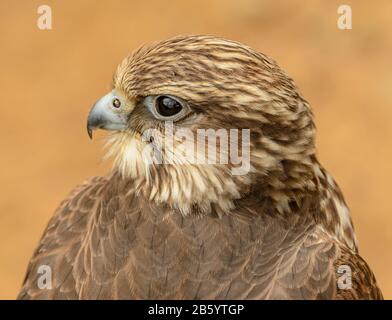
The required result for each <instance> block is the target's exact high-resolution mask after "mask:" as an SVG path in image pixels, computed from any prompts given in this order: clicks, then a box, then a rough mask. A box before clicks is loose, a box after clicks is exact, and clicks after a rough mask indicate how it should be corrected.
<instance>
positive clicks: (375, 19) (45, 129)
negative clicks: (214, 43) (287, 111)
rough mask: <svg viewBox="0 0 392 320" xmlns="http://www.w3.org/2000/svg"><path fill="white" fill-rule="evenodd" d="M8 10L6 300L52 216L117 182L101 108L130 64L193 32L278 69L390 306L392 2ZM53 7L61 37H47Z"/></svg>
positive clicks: (22, 6) (1, 27)
mask: <svg viewBox="0 0 392 320" xmlns="http://www.w3.org/2000/svg"><path fill="white" fill-rule="evenodd" d="M344 3H345V4H349V5H351V8H352V12H353V29H352V30H339V29H338V28H337V24H336V23H337V19H338V14H337V8H338V6H339V5H341V4H342V3H341V2H340V1H322V0H319V1H311V2H310V1H309V2H304V1H303V2H298V1H297V2H295V3H294V1H290V2H288V1H262V0H246V1H234V0H228V1H200V0H198V1H196V0H191V1H186V2H185V1H180V0H178V1H172V2H166V1H165V2H163V1H154V2H148V1H120V0H114V1H113V0H112V1H108V0H105V1H93V0H91V1H90V0H88V1H87V0H84V1H45V2H41V1H9V0H6V1H4V0H2V1H1V2H0V35H1V44H2V45H1V50H0V70H1V72H0V88H1V89H0V101H1V107H0V116H1V126H0V139H1V157H0V167H1V171H0V181H1V185H0V194H1V197H0V212H1V214H0V298H2V299H14V298H15V296H16V294H17V292H18V290H19V288H20V285H21V283H22V280H23V277H24V273H25V270H26V266H27V263H28V260H29V258H30V256H31V254H32V252H33V250H34V248H35V246H36V245H37V242H38V240H39V238H40V236H41V233H42V232H43V230H44V228H45V226H46V223H47V222H48V220H49V218H50V217H51V215H52V213H53V211H54V209H55V208H56V207H57V205H58V204H59V202H60V201H61V200H62V199H63V198H64V197H65V196H66V195H67V193H68V192H69V191H70V190H71V189H72V188H73V187H74V186H75V185H76V184H78V183H80V182H81V181H83V180H84V179H86V178H88V177H90V176H93V175H100V174H105V173H107V172H108V171H109V170H110V168H111V164H110V163H105V162H102V160H101V158H102V155H103V153H102V150H101V148H102V144H103V141H102V140H103V139H102V137H103V135H101V136H100V139H98V140H94V141H93V142H91V141H90V140H89V139H88V136H87V133H86V129H85V127H86V125H85V124H86V117H87V113H88V111H89V109H90V106H91V105H92V104H93V103H94V102H95V101H96V100H97V98H99V97H100V96H102V95H103V94H104V93H106V92H107V91H108V90H109V88H110V82H111V76H112V73H113V71H114V69H115V67H116V65H117V64H118V63H119V62H120V61H121V59H122V58H123V57H124V56H126V55H127V54H128V53H130V52H131V51H132V50H134V49H136V48H137V47H139V46H140V45H142V44H144V43H149V42H151V41H155V40H160V39H164V38H167V37H170V36H174V35H178V34H184V33H193V34H213V35H218V36H222V37H225V38H229V39H233V40H237V41H240V42H243V43H245V44H247V45H249V46H251V47H253V48H255V49H257V50H259V51H261V52H264V53H266V54H268V55H270V56H272V57H273V58H274V59H276V60H277V61H278V63H279V64H280V66H281V67H282V68H283V69H284V70H286V72H288V73H289V74H290V75H291V76H292V77H293V78H294V80H295V81H296V83H297V85H298V86H299V88H300V90H301V92H302V93H303V95H304V96H305V97H306V98H307V99H308V101H309V102H310V103H311V105H312V106H313V109H314V113H315V115H316V124H317V126H318V139H317V145H318V150H319V158H320V161H321V162H322V163H323V164H324V166H325V167H326V168H327V169H328V170H329V171H330V172H331V173H332V174H333V176H334V177H335V179H336V180H337V181H338V182H339V184H340V186H341V188H342V189H343V192H344V194H345V197H346V200H347V202H348V204H349V206H350V208H351V210H352V215H353V220H354V223H355V227H356V231H357V236H358V239H359V245H360V252H361V254H362V256H363V257H364V258H365V259H366V260H367V262H368V263H369V264H370V266H371V267H372V269H373V271H374V272H375V274H376V277H377V279H378V282H379V284H380V286H381V289H382V290H383V293H384V295H385V297H386V298H389V299H390V298H392V276H391V274H390V269H391V266H392V254H391V247H392V228H391V223H392V195H391V181H392V170H391V169H392V149H391V144H392V142H391V141H392V59H391V56H392V19H391V16H392V2H391V1H389V0H385V1H381V0H379V1H377V2H374V1H371V2H367V3H365V2H364V1H363V2H361V3H359V2H358V1H345V2H344ZM42 4H47V5H49V6H51V8H52V14H53V29H52V30H46V31H42V30H39V29H38V28H37V18H38V14H37V8H38V6H40V5H42Z"/></svg>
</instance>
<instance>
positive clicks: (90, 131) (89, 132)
mask: <svg viewBox="0 0 392 320" xmlns="http://www.w3.org/2000/svg"><path fill="white" fill-rule="evenodd" d="M87 134H88V136H89V138H90V139H91V140H92V139H93V130H92V129H91V127H90V126H87Z"/></svg>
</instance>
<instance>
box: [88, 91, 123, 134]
mask: <svg viewBox="0 0 392 320" xmlns="http://www.w3.org/2000/svg"><path fill="white" fill-rule="evenodd" d="M114 99H118V100H120V101H121V100H122V99H121V98H120V97H118V96H116V94H115V92H114V91H112V92H109V93H108V94H107V95H105V96H103V97H102V98H101V99H99V100H98V101H97V102H96V103H95V105H94V106H93V107H92V109H91V111H90V114H89V115H88V119H87V133H88V136H89V137H90V139H92V138H93V131H94V130H95V129H104V130H117V131H122V130H124V129H125V128H126V126H127V116H126V114H125V113H124V112H122V110H121V105H120V107H114V106H113V100H114Z"/></svg>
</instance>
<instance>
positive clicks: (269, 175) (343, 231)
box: [19, 36, 382, 299]
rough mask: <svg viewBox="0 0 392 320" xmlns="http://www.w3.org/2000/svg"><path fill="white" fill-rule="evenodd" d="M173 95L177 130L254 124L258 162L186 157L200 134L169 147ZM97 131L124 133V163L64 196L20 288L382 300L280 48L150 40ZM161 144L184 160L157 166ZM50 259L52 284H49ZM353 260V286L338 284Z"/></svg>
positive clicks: (125, 295)
mask: <svg viewBox="0 0 392 320" xmlns="http://www.w3.org/2000/svg"><path fill="white" fill-rule="evenodd" d="M162 96H164V97H170V99H171V98H174V99H175V100H176V101H177V102H178V103H180V106H181V108H180V107H179V105H178V104H177V105H170V108H172V109H170V108H169V107H168V109H167V110H166V111H165V112H172V111H173V110H174V109H173V108H178V110H180V109H181V111H178V112H179V113H178V114H179V115H181V117H177V116H176V115H175V116H174V117H177V118H175V119H174V120H173V122H174V127H175V129H177V128H179V127H182V128H187V129H189V130H190V131H191V132H196V130H197V129H201V128H204V129H214V130H217V129H222V128H223V129H227V130H229V129H233V128H235V129H240V130H241V129H250V167H249V170H248V172H246V173H245V174H240V175H235V174H233V171H232V169H233V167H234V166H235V165H234V164H233V163H231V162H230V163H223V164H217V163H215V164H199V163H196V162H192V161H187V162H185V163H184V162H183V163H179V160H178V159H179V153H178V152H179V151H178V150H179V148H178V147H181V146H182V147H185V148H186V149H189V148H191V147H193V142H192V143H190V142H189V141H188V142H184V141H183V140H181V139H177V138H176V139H174V146H171V147H164V144H163V143H164V142H163V141H164V137H165V131H164V124H163V123H164V121H163V119H162V117H161V116H162V114H158V115H157V113H156V112H158V113H159V112H161V111H162V110H160V109H159V106H158V107H157V104H159V103H163V102H162V100H159V99H160V97H162ZM114 100H118V101H116V102H115V101H114ZM157 101H160V102H157ZM168 101H169V100H167V101H166V102H165V103H166V104H167V103H173V100H170V101H169V102H168ZM151 108H155V109H151ZM157 108H158V109H159V110H158V109H157ZM169 109H170V110H171V111H170V110H169ZM157 110H158V111H157ZM168 110H169V111H168ZM167 119H169V117H168V118H167ZM95 128H103V129H108V130H112V131H113V133H112V135H111V136H110V138H109V140H108V147H109V155H110V156H112V157H113V158H114V161H115V167H114V170H113V172H112V173H111V174H110V175H108V176H107V177H97V178H93V179H90V180H88V181H87V182H85V183H84V184H82V185H81V186H79V187H78V188H76V189H75V190H74V191H73V192H72V193H71V195H70V196H69V197H68V198H67V199H66V200H65V201H64V202H63V203H62V204H61V205H60V207H59V209H58V210H57V211H56V213H55V215H54V216H53V218H52V219H51V221H50V222H49V225H48V227H47V229H46V230H45V232H44V235H43V237H42V239H41V240H40V243H39V245H38V248H37V249H36V251H35V253H34V255H33V257H32V259H31V261H30V264H29V267H28V271H27V274H26V278H25V281H24V284H23V287H22V289H21V292H20V294H19V298H20V299H380V298H382V294H381V291H380V290H379V289H378V287H377V284H376V281H375V278H374V276H373V274H372V272H371V270H370V269H369V267H368V266H367V264H366V263H365V262H364V261H363V259H362V258H361V257H360V256H359V255H358V252H357V244H356V239H355V234H354V230H353V227H352V222H351V218H350V214H349V211H348V209H347V206H346V204H345V202H344V199H343V196H342V194H341V191H340V190H339V188H338V186H337V184H336V183H335V181H334V180H333V178H332V177H331V176H330V175H329V174H328V173H327V172H326V171H325V170H324V169H323V167H322V166H321V165H320V164H319V162H318V161H317V158H316V155H315V145H314V138H315V126H314V122H313V117H312V113H311V110H310V106H309V104H308V103H307V102H306V101H305V100H304V99H303V98H302V96H301V95H300V94H299V92H298V91H297V89H296V87H295V84H294V83H293V81H292V80H291V79H290V78H289V77H288V76H287V75H286V74H285V73H284V72H283V71H282V70H281V69H280V68H279V67H278V66H277V64H276V63H275V62H274V61H273V60H271V59H270V58H268V57H267V56H265V55H263V54H260V53H257V52H255V51H254V50H252V49H251V48H249V47H246V46H244V45H242V44H239V43H236V42H233V41H228V40H224V39H219V38H215V37H212V36H182V37H176V38H173V39H169V40H166V41H162V42H158V43H155V44H153V45H151V46H148V47H144V48H141V49H139V50H138V51H136V52H135V53H133V54H132V55H130V56H129V57H127V58H126V59H125V60H124V61H123V62H122V63H121V64H120V66H119V67H118V69H117V71H116V73H115V75H114V81H113V92H112V93H110V94H109V95H107V96H105V98H103V100H100V102H99V103H98V104H97V105H96V106H95V107H94V109H93V110H92V111H91V114H90V116H89V121H88V131H89V134H90V135H91V134H92V130H93V129H95ZM151 128H153V129H155V131H154V133H153V134H152V135H151V136H152V139H147V140H146V139H144V138H143V137H144V136H143V134H144V133H145V132H146V130H148V129H151ZM148 144H153V145H154V146H156V147H159V148H160V149H161V150H162V157H163V158H164V159H167V158H168V157H171V158H172V160H173V159H174V162H173V161H172V162H171V163H163V164H156V163H155V164H148V163H147V161H146V160H148V159H147V158H148V157H149V156H146V155H145V154H144V153H143V150H144V147H145V146H146V145H148ZM217 146H218V151H222V152H223V154H225V153H228V152H229V150H228V149H227V146H226V147H225V145H224V144H223V143H222V141H220V142H219V143H218V145H217ZM199 156H200V154H199V153H198V151H197V152H196V155H195V157H196V158H197V157H199ZM41 265H47V266H49V267H50V268H51V270H52V288H51V289H40V288H39V287H38V286H37V282H38V278H39V277H40V276H41V274H39V273H37V270H38V268H39V267H40V266H41ZM341 266H344V267H346V268H347V267H348V268H349V269H350V270H351V275H352V284H351V286H349V287H345V288H341V287H340V286H338V282H339V278H340V277H341V276H342V274H341V273H339V271H338V270H339V268H340V267H341Z"/></svg>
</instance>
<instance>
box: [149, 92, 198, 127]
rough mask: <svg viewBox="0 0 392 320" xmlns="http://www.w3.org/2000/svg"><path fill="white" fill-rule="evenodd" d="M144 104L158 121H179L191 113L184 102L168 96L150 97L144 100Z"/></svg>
mask: <svg viewBox="0 0 392 320" xmlns="http://www.w3.org/2000/svg"><path fill="white" fill-rule="evenodd" d="M144 104H145V106H147V108H148V109H149V111H150V112H151V113H152V114H153V116H154V117H155V118H156V119H158V120H165V121H166V120H171V121H177V120H180V119H181V118H183V117H184V116H185V115H187V114H188V113H189V112H190V111H191V110H190V108H189V106H188V104H187V103H186V102H185V101H184V100H182V99H180V98H177V97H174V96H171V95H166V94H164V95H156V96H148V97H146V98H145V99H144Z"/></svg>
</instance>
